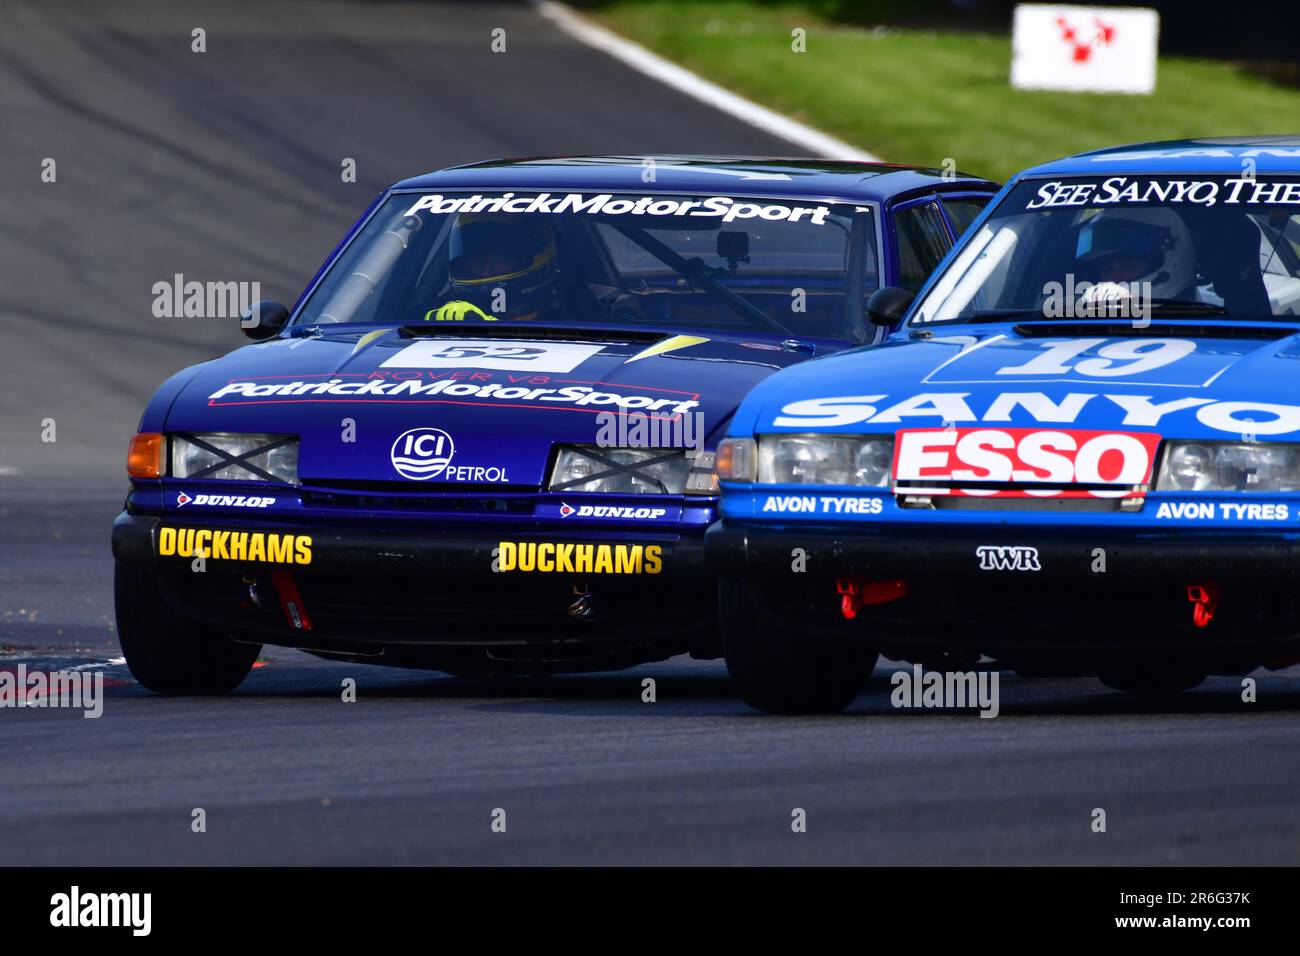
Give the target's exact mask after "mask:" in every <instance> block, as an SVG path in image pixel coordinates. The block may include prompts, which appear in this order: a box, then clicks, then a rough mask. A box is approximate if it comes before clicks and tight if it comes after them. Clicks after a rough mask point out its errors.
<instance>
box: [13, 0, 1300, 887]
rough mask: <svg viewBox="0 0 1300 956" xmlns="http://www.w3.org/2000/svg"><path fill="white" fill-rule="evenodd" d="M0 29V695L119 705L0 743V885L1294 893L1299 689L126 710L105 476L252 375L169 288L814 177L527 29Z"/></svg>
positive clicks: (712, 689)
mask: <svg viewBox="0 0 1300 956" xmlns="http://www.w3.org/2000/svg"><path fill="white" fill-rule="evenodd" d="M3 17H4V26H3V29H0V116H2V117H3V121H2V122H0V192H2V194H3V195H2V197H0V218H2V220H3V225H4V228H3V229H0V328H3V332H4V338H3V344H2V345H0V372H2V373H3V388H0V651H2V653H0V668H4V669H14V668H16V667H17V666H18V665H19V664H21V663H27V664H28V665H29V666H33V667H41V668H47V669H53V668H55V667H60V666H81V665H90V666H92V667H95V668H102V669H103V670H104V671H105V674H106V676H107V677H108V678H109V684H110V686H109V688H108V690H107V700H106V702H105V709H104V715H103V717H102V719H99V720H86V719H83V718H82V716H81V714H80V713H79V712H77V711H70V710H0V760H3V762H4V765H5V766H4V769H3V770H0V835H2V838H0V864H3V865H16V864H19V865H20V864H217V863H268V864H271V863H286V864H311V863H371V864H391V863H395V864H452V863H459V864H471V863H473V864H496V863H505V864H512V863H522V864H537V863H600V864H618V863H623V864H647V863H651V864H660V863H663V864H667V863H726V864H731V863H738V864H756V863H789V864H811V863H837V864H844V863H897V864H914V863H958V864H973V863H995V864H1021V863H1039V864H1055V863H1090V864H1119V863H1146V864H1208V863H1235V864H1243V863H1244V864H1251V863H1269V864H1294V863H1296V862H1297V861H1298V860H1300V813H1297V803H1298V802H1300V797H1298V795H1300V760H1297V759H1296V754H1297V753H1298V752H1300V720H1298V719H1297V709H1300V671H1298V670H1297V669H1292V670H1291V671H1288V672H1282V673H1261V674H1258V675H1256V676H1257V678H1258V681H1259V689H1258V696H1259V701H1258V702H1257V703H1253V704H1245V703H1242V701H1241V699H1240V694H1239V690H1240V688H1239V684H1238V682H1237V681H1234V680H1227V679H1216V680H1213V681H1210V682H1208V683H1207V684H1205V685H1203V686H1202V687H1201V688H1200V689H1199V690H1197V691H1196V692H1194V693H1190V694H1187V695H1184V696H1183V697H1182V698H1181V699H1180V700H1178V701H1177V702H1176V703H1174V704H1172V705H1161V706H1156V705H1145V704H1135V703H1134V702H1132V701H1131V700H1128V699H1126V698H1124V697H1122V696H1121V695H1119V694H1116V693H1113V692H1110V691H1108V690H1106V689H1105V688H1103V687H1102V686H1101V685H1100V684H1099V683H1097V682H1095V681H1091V680H1074V681H1061V680H1017V679H1016V678H1015V677H1014V676H1013V675H1011V674H1004V675H1003V681H1002V712H1001V715H1000V716H999V717H998V718H997V719H994V720H982V719H979V718H978V717H976V716H974V715H973V714H970V715H954V714H947V715H943V716H936V715H935V714H933V713H927V712H923V711H922V712H907V711H897V710H894V709H893V708H891V706H890V704H889V694H888V691H889V687H888V683H887V674H888V668H884V667H882V668H881V669H880V670H879V671H878V672H877V678H876V682H875V685H874V686H873V688H872V689H871V690H869V691H868V692H867V693H865V694H864V695H863V696H862V697H861V698H860V699H859V700H858V702H857V704H856V705H855V706H854V708H853V710H852V712H851V713H850V714H848V715H846V716H844V717H842V718H838V719H775V718H765V717H762V716H759V715H758V714H756V713H754V712H752V711H750V710H749V709H748V708H746V707H745V706H744V705H743V704H741V703H739V702H738V701H737V700H735V699H733V698H732V697H731V696H730V694H729V688H728V684H727V679H726V673H725V670H724V668H723V666H722V665H721V663H699V662H692V661H688V660H679V661H673V662H669V663H667V664H663V665H653V666H647V667H643V668H638V669H636V670H634V671H628V672H623V673H618V674H613V675H602V676H595V677H585V676H577V677H565V678H556V679H548V680H541V681H512V682H506V683H497V684H487V683H481V682H477V681H472V680H460V679H454V678H450V677H447V676H445V675H441V674H436V673H422V672H410V671H398V670H392V669H387V668H370V669H367V668H361V667H353V666H349V665H340V664H331V663H325V662H322V661H319V660H317V659H315V658H311V657H308V656H306V655H300V654H295V653H292V652H288V651H276V650H268V652H267V654H266V659H265V664H264V666H261V667H259V668H258V669H257V670H256V671H255V672H254V673H253V675H252V676H251V677H250V678H249V679H248V681H247V682H246V683H245V684H244V686H243V687H242V688H241V689H240V691H239V692H238V693H237V694H236V695H235V696H233V697H231V698H227V699H218V700H206V699H164V698H160V697H156V696H154V695H152V694H150V693H149V692H147V691H145V690H143V689H142V688H140V687H138V686H137V685H135V684H134V682H132V681H131V678H130V674H129V673H128V672H127V670H126V668H125V667H124V666H123V665H122V664H121V662H120V659H119V651H118V649H117V643H116V640H115V637H114V630H113V611H112V598H111V580H112V562H111V558H110V554H109V526H110V524H111V522H112V519H113V517H114V515H115V514H116V513H117V511H118V509H119V508H120V505H121V501H122V498H123V495H124V491H125V486H126V479H125V474H124V471H123V457H124V454H125V451H126V442H127V439H128V437H129V436H130V434H131V433H132V432H133V431H134V429H135V426H136V423H137V421H138V417H139V414H140V411H141V409H142V408H143V405H144V402H145V400H146V399H147V397H148V396H149V394H150V393H151V392H152V391H153V389H154V388H155V387H156V386H157V385H158V384H159V383H160V382H161V381H162V380H163V379H165V378H166V377H167V376H169V375H170V374H171V373H172V372H173V371H175V370H177V369H179V368H180V367H182V366H184V365H187V364H190V363H192V362H196V361H202V360H204V359H207V358H210V357H213V356H215V355H218V354H220V353H222V352H224V351H227V350H229V349H231V348H234V347H236V346H238V345H240V344H242V342H243V341H244V340H243V339H242V337H241V335H240V333H239V331H238V329H237V328H236V327H235V324H234V323H222V322H213V321H210V320H194V319H155V318H153V316H152V315H151V310H150V307H151V303H152V301H153V294H152V291H151V290H152V286H153V284H154V283H155V282H158V281H169V280H170V279H171V277H172V275H173V274H175V273H181V274H183V275H185V276H186V277H187V278H198V279H201V280H202V279H216V280H227V279H232V278H233V279H242V280H249V281H251V280H257V281H260V282H261V283H262V289H263V292H264V294H265V295H266V297H268V298H274V299H279V300H283V301H290V300H292V299H293V298H294V297H295V295H296V294H297V292H298V291H299V289H300V288H301V287H302V286H303V285H304V284H305V282H306V281H307V280H308V279H309V278H310V276H311V275H312V274H313V273H314V271H315V269H316V268H317V266H318V265H319V263H320V261H321V260H322V259H323V257H324V256H325V255H326V253H327V252H328V251H329V249H330V248H331V247H332V245H333V244H334V242H335V241H336V240H337V239H338V238H339V236H340V235H341V234H342V232H343V230H344V229H345V228H346V226H347V225H348V224H349V223H350V222H351V221H352V219H353V218H354V217H355V216H356V215H357V214H358V213H359V212H360V211H361V210H362V209H363V208H364V206H365V205H366V204H367V203H368V201H369V200H370V198H371V197H372V195H373V194H374V193H375V192H376V191H377V190H379V189H380V188H381V187H382V186H383V185H385V184H386V183H388V182H390V181H392V180H394V179H398V178H401V177H404V176H407V175H411V174H413V173H416V172H420V171H424V170H428V169H433V168H436V167H439V166H445V165H449V164H452V163H458V162H465V161H471V160H476V159H482V158H487V157H494V156H520V155H530V154H545V153H582V152H618V153H649V154H656V153H659V154H662V153H668V152H677V151H681V152H702V153H710V152H719V153H776V154H784V155H789V154H792V153H796V152H798V150H797V148H796V147H794V146H792V145H791V144H788V143H785V142H782V141H779V140H774V139H772V138H770V137H768V136H766V135H764V134H762V133H759V132H757V131H755V130H754V129H751V128H750V127H748V126H746V125H744V124H742V123H740V122H739V121H737V120H733V119H731V118H728V117H726V116H722V115H719V114H716V113H714V112H712V111H711V110H710V109H709V108H707V107H705V106H703V105H700V104H698V103H696V102H694V101H692V100H690V99H687V98H686V97H684V96H682V95H680V94H678V93H675V92H672V91H669V90H666V89H664V88H662V87H660V86H658V85H656V84H655V82H654V81H653V80H651V79H648V78H646V77H643V76H641V75H639V74H636V73H633V72H631V71H630V70H629V69H628V68H626V67H624V66H623V65H621V64H620V63H618V62H617V61H615V60H613V59H611V58H609V57H607V56H605V55H604V54H602V53H600V52H599V51H595V50H592V49H589V48H587V47H584V46H581V45H579V44H578V43H577V42H576V41H574V40H572V39H570V38H568V37H567V36H565V35H564V34H562V33H560V32H558V31H557V30H556V29H555V28H554V27H552V26H551V25H550V24H548V23H547V22H545V21H543V20H542V19H541V18H539V17H538V16H537V14H535V13H534V12H533V11H532V10H530V9H529V8H527V7H526V6H515V5H509V4H494V3H474V4H470V3H464V4H455V3H427V4H426V3H372V4H363V3H355V4H353V3H324V4H315V5H310V6H309V5H307V4H305V3H301V2H283V0H282V2H274V3H261V4H248V5H247V6H241V5H236V4H231V3H212V4H210V5H201V4H190V3H184V2H178V3H166V2H159V3H143V2H130V0H128V2H121V3H113V4H101V3H92V2H86V3H77V4H74V3H58V4H49V3H41V2H36V0H32V2H8V3H6V4H5V5H4V11H3ZM196 27H202V28H204V29H205V30H206V31H207V52H206V53H202V54H198V53H193V52H191V49H190V44H191V31H192V30H193V29H194V28H196ZM495 27H503V28H505V30H506V35H507V44H508V46H507V52H506V53H505V54H493V53H491V51H490V49H489V44H490V40H491V36H490V34H491V31H492V29H493V28H495ZM47 157H48V158H53V159H54V160H55V161H56V163H57V167H56V168H57V181H56V182H54V183H43V182H42V181H41V176H40V173H41V164H42V161H43V160H44V159H45V158H47ZM346 158H352V159H355V160H356V164H357V182H356V183H344V182H342V181H341V176H340V169H341V163H342V162H343V160H344V159H346ZM906 158H907V157H899V159H906ZM47 419H53V420H54V423H55V428H56V431H55V438H56V440H55V441H53V442H47V441H42V430H43V429H44V428H45V424H44V422H45V420H47ZM892 666H893V665H891V667H892ZM347 677H355V678H356V680H357V681H358V685H359V701H358V702H357V703H355V704H344V703H342V702H341V701H340V685H341V682H342V681H343V679H344V678H347ZM645 677H654V678H656V680H657V682H658V686H657V697H658V699H657V702H655V703H643V702H642V700H641V688H642V680H643V678H645ZM200 807H201V808H203V809H204V810H205V811H206V813H207V832H206V833H203V834H195V833H192V832H191V827H190V823H191V813H192V811H193V810H194V809H195V808H200ZM1096 807H1101V808H1104V809H1105V810H1106V813H1107V832H1105V833H1102V834H1098V833H1094V832H1092V830H1091V828H1090V824H1091V822H1092V810H1093V808H1096ZM497 808H501V809H504V810H505V811H506V819H507V829H506V832H505V833H493V832H492V829H491V822H492V814H493V811H494V810H495V809H497ZM794 808H803V809H804V810H806V811H807V820H808V825H807V832H806V833H793V832H792V831H791V813H792V810H793V809H794Z"/></svg>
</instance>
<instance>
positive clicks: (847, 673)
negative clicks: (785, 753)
mask: <svg viewBox="0 0 1300 956" xmlns="http://www.w3.org/2000/svg"><path fill="white" fill-rule="evenodd" d="M756 597H757V592H756V590H755V588H754V586H753V585H752V584H751V583H750V582H748V581H744V580H729V579H724V580H723V581H722V582H721V583H720V590H719V612H720V618H721V621H720V623H721V627H722V647H723V651H724V653H725V655H726V659H727V672H728V673H729V674H730V675H731V679H732V680H733V681H734V682H735V684H736V688H737V690H738V691H739V693H740V697H741V699H742V700H744V701H745V703H747V704H749V705H750V706H751V707H754V708H756V709H758V710H763V711H767V712H768V713H772V714H838V713H839V712H840V711H842V710H844V708H846V707H848V706H849V704H851V703H853V700H854V698H855V697H857V696H858V694H859V693H860V692H861V691H862V688H863V687H864V686H866V683H867V679H868V678H869V677H870V676H871V671H872V670H873V669H874V668H875V666H876V658H877V654H876V651H875V650H874V649H873V648H871V647H869V646H867V645H866V643H865V642H864V641H863V640H861V639H860V638H856V637H853V636H846V637H825V636H822V635H820V634H813V633H809V632H805V631H800V630H798V629H796V628H792V627H788V626H786V625H784V624H781V623H778V622H777V621H776V620H775V619H774V618H773V617H772V616H771V615H768V614H765V613H764V607H763V606H762V605H761V604H760V602H759V601H757V600H756Z"/></svg>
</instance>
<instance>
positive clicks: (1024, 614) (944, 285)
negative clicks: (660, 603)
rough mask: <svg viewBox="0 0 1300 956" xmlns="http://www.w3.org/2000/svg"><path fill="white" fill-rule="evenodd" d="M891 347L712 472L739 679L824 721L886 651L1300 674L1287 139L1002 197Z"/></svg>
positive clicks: (1115, 675)
mask: <svg viewBox="0 0 1300 956" xmlns="http://www.w3.org/2000/svg"><path fill="white" fill-rule="evenodd" d="M868 307H869V311H870V312H871V314H872V317H873V319H874V320H875V321H876V322H877V323H880V324H882V325H883V326H886V327H893V326H896V324H897V323H898V322H899V321H900V320H905V321H903V324H902V325H901V327H897V329H896V331H894V332H893V333H892V334H891V335H890V336H889V338H888V339H887V340H886V341H885V342H884V343H883V344H881V345H880V346H878V347H876V348H872V349H869V350H866V349H854V350H850V351H845V352H841V353H840V354H838V355H834V356H830V357H828V358H825V359H818V360H816V361H812V362H807V363H803V364H801V365H799V366H798V367H795V368H791V369H787V370H785V371H783V372H781V373H779V374H777V375H774V376H772V377H770V378H768V379H766V380H765V381H763V382H762V383H760V384H759V385H758V386H757V387H756V388H755V389H754V391H752V392H751V393H750V395H749V396H748V397H747V398H746V399H745V401H744V402H743V403H742V404H741V407H740V408H739V410H738V411H737V412H736V414H735V415H734V417H733V419H732V421H731V424H730V426H729V429H728V437H727V438H726V439H725V441H724V442H722V443H721V445H720V446H719V449H718V468H717V471H718V475H719V477H720V479H721V484H722V500H721V506H720V507H721V513H722V519H721V521H720V522H719V523H718V524H717V525H716V526H715V527H713V528H712V529H710V532H709V534H708V540H707V545H706V551H707V553H708V556H709V558H710V560H711V562H712V566H713V567H714V568H715V569H716V570H718V571H719V573H720V574H722V575H725V578H726V579H725V580H724V582H723V585H722V590H723V595H722V604H721V612H722V614H721V616H722V632H723V643H724V647H725V652H726V658H727V663H728V667H729V669H730V671H731V674H732V675H733V677H734V678H735V679H736V681H737V682H738V684H739V687H740V689H741V692H742V693H743V695H744V697H745V699H746V700H748V701H749V702H750V703H751V704H753V705H755V706H756V707H758V708H760V709H765V710H769V711H777V712H798V711H837V710H840V709H843V708H844V707H845V706H847V705H848V703H849V702H851V701H852V700H853V698H854V697H855V696H856V695H857V693H858V692H859V691H860V690H861V688H862V686H863V684H864V682H865V680H866V678H867V676H868V674H869V673H870V670H871V667H872V664H873V663H874V662H875V660H876V658H877V653H883V654H885V655H887V656H888V657H891V658H895V659H905V660H912V661H914V662H917V663H920V664H921V665H922V667H925V666H933V667H935V668H936V669H941V668H942V669H947V670H949V671H951V670H952V669H953V668H954V667H957V668H962V667H965V668H969V667H972V666H973V665H975V664H976V663H977V662H980V661H981V660H983V665H982V666H989V661H988V658H992V659H993V660H994V661H995V662H996V664H994V665H993V666H998V665H1002V666H1006V667H1010V668H1013V669H1015V670H1016V671H1018V672H1020V673H1033V674H1062V675H1097V676H1099V677H1100V678H1101V680H1102V681H1103V682H1105V683H1106V684H1107V685H1108V686H1111V687H1113V688H1117V689H1121V690H1125V691H1130V692H1139V693H1143V692H1153V693H1173V692H1177V691H1179V690H1183V689H1186V688H1190V687H1193V686H1195V685H1196V684H1198V683H1200V682H1201V681H1202V680H1203V679H1204V678H1205V677H1206V676H1207V675H1209V674H1231V675H1241V674H1245V673H1247V672H1249V671H1251V670H1253V669H1255V668H1258V667H1260V666H1267V667H1284V666H1287V665H1289V664H1292V663H1295V662H1297V661H1298V660H1300V596H1298V595H1300V591H1297V588H1296V584H1297V579H1298V578H1300V443H1298V442H1300V139H1298V138H1295V137H1290V138H1265V139H1258V140H1233V141H1223V140H1200V141H1188V142H1170V143H1152V144H1145V145H1137V146H1128V147H1122V148H1116V149H1108V150H1102V151H1099V152H1092V153H1085V154H1083V155H1080V156H1075V157H1072V158H1069V159H1064V160H1060V161H1057V162H1052V163H1048V164H1046V165H1044V166H1039V167H1037V168H1034V169H1030V170H1028V171H1026V172H1024V173H1021V174H1020V175H1018V176H1016V177H1015V178H1014V180H1013V181H1012V182H1011V183H1009V184H1008V185H1007V186H1006V187H1005V188H1004V189H1003V191H1002V192H1000V193H999V195H998V197H997V198H996V199H995V200H994V201H993V202H992V203H991V204H990V205H989V207H988V208H987V209H986V210H985V211H984V213H983V214H982V215H981V216H980V218H979V219H977V220H976V221H975V222H974V224H973V225H972V226H971V228H970V230H969V231H968V232H967V233H966V234H965V237H964V238H963V240H962V241H961V242H960V243H959V244H958V246H957V247H956V248H955V249H954V250H953V252H952V254H951V255H950V256H949V257H948V259H947V260H946V261H945V263H944V264H943V265H941V266H940V268H939V269H938V270H937V271H936V272H935V274H934V275H933V276H932V277H931V278H930V280H929V281H928V282H927V284H926V286H925V288H923V289H922V290H921V292H920V293H919V295H917V296H916V297H915V299H914V298H913V295H912V294H911V292H910V290H903V289H890V288H883V289H880V290H878V291H877V292H876V293H874V294H873V295H872V297H871V299H870V301H869V304H868Z"/></svg>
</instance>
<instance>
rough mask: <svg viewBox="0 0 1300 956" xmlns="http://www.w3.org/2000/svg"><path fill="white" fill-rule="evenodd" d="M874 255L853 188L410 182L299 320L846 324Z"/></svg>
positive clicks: (758, 327)
mask: <svg viewBox="0 0 1300 956" xmlns="http://www.w3.org/2000/svg"><path fill="white" fill-rule="evenodd" d="M878 270H879V263H878V257H877V249H876V232H875V222H874V217H873V215H872V212H871V210H870V208H868V207H863V206H857V205H851V204H842V203H832V202H822V201H818V200H806V201H784V200H774V199H765V198H764V199H751V198H739V197H727V196H716V195H715V196H675V195H666V194H657V195H650V196H636V195H626V196H624V195H614V194H609V193H499V194H482V193H474V194H469V193H439V194H427V193H424V194H422V193H399V194H394V195H393V196H390V197H389V198H388V199H387V200H385V202H384V203H383V204H382V205H381V206H380V208H379V209H378V210H377V212H376V213H375V214H374V215H373V216H372V217H371V218H370V219H369V221H368V222H367V223H366V224H365V226H364V227H363V228H362V229H361V231H360V233H359V234H358V235H357V236H356V237H355V239H354V240H353V241H352V242H351V243H350V244H349V246H348V247H347V249H346V250H345V251H344V253H343V254H342V255H341V256H340V257H339V258H338V259H337V261H335V262H334V264H333V266H331V268H330V269H329V271H328V273H327V274H326V275H325V276H324V277H323V278H322V280H321V282H320V283H319V284H318V285H317V287H316V288H315V290H314V291H313V292H312V293H311V296H310V297H309V298H308V299H307V301H306V303H305V304H304V306H303V308H302V310H301V311H300V313H299V315H298V317H297V318H296V320H295V324H297V325H300V326H301V325H308V326H319V325H326V324H337V323H347V324H379V325H410V324H423V323H425V322H429V323H433V322H458V323H481V322H499V321H507V322H535V323H543V324H551V325H557V326H575V325H577V326H581V325H594V326H600V327H610V326H614V327H617V326H619V325H630V326H646V325H649V326H656V325H663V326H675V327H680V326H686V327H688V328H698V329H704V330H719V331H724V330H736V331H745V332H771V333H777V334H785V335H799V336H808V337H825V338H841V339H851V338H853V337H854V330H855V329H860V328H861V327H862V323H863V320H864V316H865V302H866V298H867V296H869V295H870V293H871V292H872V291H873V290H874V289H875V288H876V287H877V286H878V285H879V281H878V275H879V271H878Z"/></svg>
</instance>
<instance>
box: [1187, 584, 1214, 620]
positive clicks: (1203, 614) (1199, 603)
mask: <svg viewBox="0 0 1300 956" xmlns="http://www.w3.org/2000/svg"><path fill="white" fill-rule="evenodd" d="M1187 600H1189V601H1191V602H1192V623H1194V624H1195V625H1196V626H1197V627H1207V626H1208V625H1209V623H1210V622H1211V621H1212V620H1214V612H1215V611H1216V610H1218V608H1219V589H1218V587H1217V586H1215V585H1214V584H1213V583H1206V584H1189V585H1188V586H1187Z"/></svg>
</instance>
